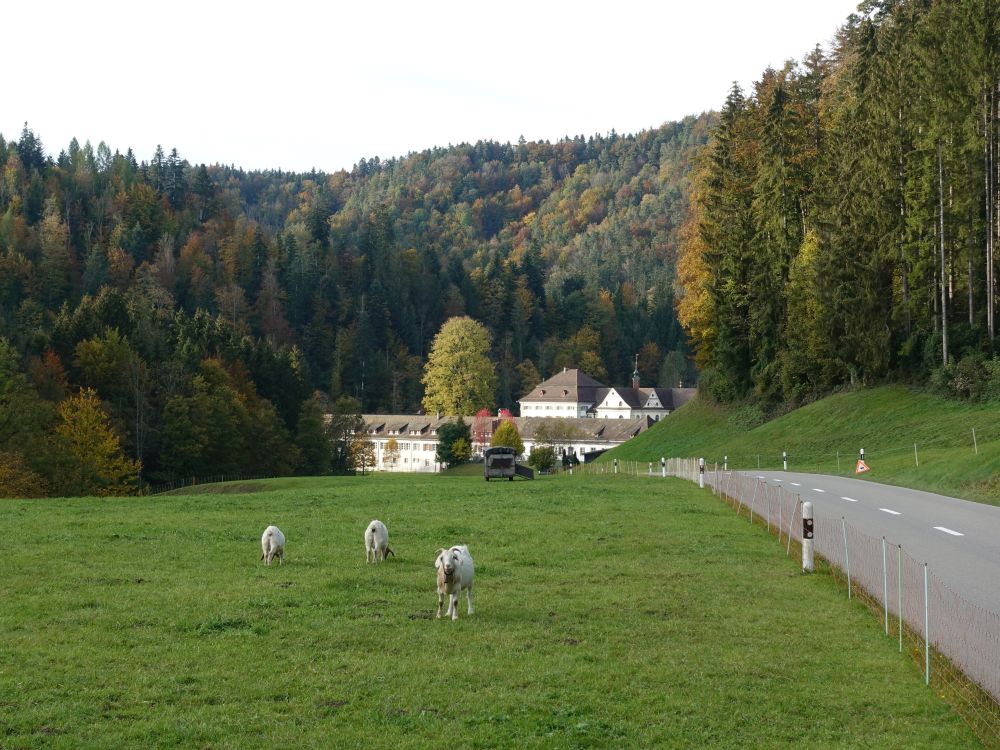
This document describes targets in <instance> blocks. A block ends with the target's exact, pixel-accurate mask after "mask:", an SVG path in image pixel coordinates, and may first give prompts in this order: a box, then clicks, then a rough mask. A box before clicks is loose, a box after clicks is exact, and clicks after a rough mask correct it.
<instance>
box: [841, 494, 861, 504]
mask: <svg viewBox="0 0 1000 750" xmlns="http://www.w3.org/2000/svg"><path fill="white" fill-rule="evenodd" d="M840 499H841V500H846V501H847V502H849V503H856V502H857V500H855V499H854V498H853V497H844V496H843V495H841V496H840Z"/></svg>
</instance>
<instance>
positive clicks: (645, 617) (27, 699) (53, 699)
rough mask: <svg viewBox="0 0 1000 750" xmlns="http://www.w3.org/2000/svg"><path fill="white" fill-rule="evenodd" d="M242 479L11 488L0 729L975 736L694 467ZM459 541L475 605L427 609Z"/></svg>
mask: <svg viewBox="0 0 1000 750" xmlns="http://www.w3.org/2000/svg"><path fill="white" fill-rule="evenodd" d="M205 489H219V488H205ZM238 489H239V490H240V491H239V492H232V493H229V492H206V493H204V494H198V495H174V496H158V497H149V498H131V499H104V500H98V499H93V498H83V499H72V500H37V501H7V502H5V504H4V511H5V513H4V517H5V518H6V519H7V523H8V526H9V527H10V528H12V529H13V530H14V534H15V535H16V537H17V544H16V546H14V547H10V546H8V547H7V548H6V549H5V552H6V554H5V555H4V558H5V567H6V571H5V574H4V576H3V583H2V597H3V598H2V601H3V603H4V606H3V608H2V609H0V747H2V748H5V750H9V749H12V748H35V747H46V748H50V747H51V748H91V747H98V748H122V747H128V748H148V747H178V748H305V747H317V748H328V747H330V748H340V747H343V748H356V747H362V746H364V747H368V748H380V747H385V748H433V747H440V746H442V745H447V746H449V747H455V748H509V747H515V748H578V747H597V748H622V747H634V748H680V747H690V748H706V747H709V748H758V747H759V748H784V747H809V748H832V747H836V748H859V747H873V748H874V747H878V748H968V747H975V746H977V743H976V740H975V738H974V737H973V736H972V735H971V733H970V732H969V731H968V730H967V728H966V726H965V725H964V724H963V723H962V721H961V720H960V719H959V718H958V716H957V715H955V714H954V713H952V712H951V711H950V710H949V708H948V707H947V706H946V705H945V704H944V703H942V702H941V701H940V700H939V698H938V697H937V696H936V695H935V694H934V693H933V691H931V690H928V689H927V688H925V687H924V685H923V682H922V679H921V676H920V674H919V671H918V670H917V669H916V668H915V667H914V666H913V664H912V663H911V661H910V660H909V658H908V656H906V655H901V654H899V653H898V652H897V651H896V647H895V642H894V641H891V640H888V639H886V638H885V637H884V636H883V634H882V631H881V629H880V627H879V625H878V622H877V621H876V620H875V619H874V618H872V617H871V616H870V614H869V613H868V611H867V610H866V609H865V608H864V607H863V606H861V605H858V604H856V603H850V602H848V601H847V600H846V598H845V596H844V594H843V592H842V591H839V590H838V589H837V588H836V587H835V585H834V583H833V582H832V580H831V578H830V577H828V576H825V575H814V576H804V575H802V574H801V573H800V572H799V568H798V564H797V562H796V561H794V560H791V559H788V558H786V557H785V556H784V551H783V549H782V547H781V546H780V545H778V544H777V542H776V541H775V540H774V538H773V537H771V536H769V535H767V534H766V533H765V532H763V531H761V530H760V529H758V528H756V527H751V526H750V525H748V524H747V523H746V520H745V519H744V520H741V519H738V518H737V517H736V516H735V515H734V514H733V512H732V510H731V509H730V508H729V507H727V506H726V505H724V504H723V503H722V502H721V501H719V500H717V499H716V498H714V497H713V496H712V495H711V494H709V493H708V492H700V491H698V490H697V489H696V488H695V487H693V486H692V485H690V484H688V483H683V482H680V481H677V480H649V479H644V478H626V477H618V478H610V477H608V478H605V477H581V476H575V477H569V476H559V477H545V478H542V479H540V480H536V481H534V482H513V483H512V482H491V483H486V482H483V481H482V479H478V478H466V477H443V476H418V475H395V476H375V477H365V478H362V477H345V478H337V479H312V480H281V481H277V482H254V483H245V484H243V485H241V486H239V487H238ZM374 517H378V518H381V519H382V520H383V521H385V522H386V523H387V524H388V526H389V529H390V534H391V539H390V542H391V545H392V546H393V547H394V548H395V551H396V557H395V558H394V559H393V558H390V560H389V561H387V562H386V563H384V564H381V565H378V566H375V565H366V564H365V562H364V551H363V545H362V534H363V531H364V528H365V525H366V524H367V522H368V521H369V520H370V519H372V518H374ZM269 523H276V524H277V525H279V526H280V527H281V528H282V530H283V531H284V532H285V534H286V536H287V538H288V543H287V563H286V564H285V565H283V566H280V567H279V566H277V565H272V566H271V567H269V568H268V567H265V566H264V565H263V564H262V563H260V562H259V561H258V557H259V555H260V546H259V539H260V534H261V531H262V530H263V528H264V527H265V526H266V525H267V524H269ZM459 542H465V543H468V545H469V547H470V550H471V552H472V554H473V556H474V558H475V561H476V598H475V605H476V612H475V614H473V615H472V616H471V617H469V616H466V615H465V608H464V599H463V602H462V606H461V609H460V619H459V620H458V621H457V622H451V621H447V620H443V619H442V620H435V619H434V618H433V613H434V609H435V606H436V594H435V591H434V585H435V576H434V569H433V559H434V554H435V550H436V549H437V548H438V547H440V546H448V545H451V544H453V543H459ZM7 543H9V541H8V542H7Z"/></svg>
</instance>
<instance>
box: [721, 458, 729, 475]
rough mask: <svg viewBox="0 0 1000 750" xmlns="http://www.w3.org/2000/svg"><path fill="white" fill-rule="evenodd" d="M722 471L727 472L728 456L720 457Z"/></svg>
mask: <svg viewBox="0 0 1000 750" xmlns="http://www.w3.org/2000/svg"><path fill="white" fill-rule="evenodd" d="M722 470H723V471H729V456H723V457H722Z"/></svg>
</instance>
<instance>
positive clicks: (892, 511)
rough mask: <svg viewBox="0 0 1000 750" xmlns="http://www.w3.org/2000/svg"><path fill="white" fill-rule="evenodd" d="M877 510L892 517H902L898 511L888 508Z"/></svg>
mask: <svg viewBox="0 0 1000 750" xmlns="http://www.w3.org/2000/svg"><path fill="white" fill-rule="evenodd" d="M879 510H880V511H882V512H883V513H891V514H892V515H894V516H901V515H903V514H902V513H900V512H899V511H898V510H889V509H888V508H879Z"/></svg>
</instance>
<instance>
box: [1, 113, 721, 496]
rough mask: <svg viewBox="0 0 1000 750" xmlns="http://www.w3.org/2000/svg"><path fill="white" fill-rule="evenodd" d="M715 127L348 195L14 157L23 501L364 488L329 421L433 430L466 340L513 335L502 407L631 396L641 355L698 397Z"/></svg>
mask: <svg viewBox="0 0 1000 750" xmlns="http://www.w3.org/2000/svg"><path fill="white" fill-rule="evenodd" d="M711 122H712V118H711V116H708V115H705V116H701V117H691V118H689V119H687V120H685V121H683V122H679V123H670V124H666V125H664V126H662V127H660V128H658V129H655V130H650V131H645V132H642V133H639V134H638V135H628V136H619V135H617V134H615V133H614V132H612V133H611V134H609V135H607V136H595V137H590V138H584V137H580V136H578V137H573V138H566V139H563V140H561V141H559V142H557V143H554V144H552V143H547V142H542V143H535V142H525V141H524V140H523V139H522V140H521V142H519V143H517V144H516V145H512V144H501V143H494V142H479V143H476V144H475V145H465V144H463V145H459V146H449V147H447V148H434V149H431V150H427V151H423V152H420V153H413V154H410V155H408V156H406V157H404V158H395V159H389V160H387V161H382V160H380V159H379V158H377V157H376V158H372V159H370V160H369V159H362V160H361V161H359V162H358V163H357V164H356V165H355V166H354V168H353V169H352V170H351V171H350V172H346V171H341V172H337V173H335V174H322V173H317V172H313V173H309V174H289V173H282V172H245V171H243V170H241V169H238V168H235V167H231V166H221V165H214V166H209V165H204V164H198V165H192V164H189V163H188V162H187V161H186V160H185V159H184V158H183V157H182V156H181V155H180V154H179V153H178V152H177V150H176V149H174V150H171V151H170V152H169V153H166V152H164V150H163V149H161V148H157V150H156V152H155V153H154V154H152V155H151V157H150V158H149V159H148V161H147V160H145V159H143V160H140V159H138V158H137V157H136V156H135V155H134V154H133V153H132V151H131V150H127V151H126V152H125V153H121V152H119V151H117V150H116V151H114V152H112V151H111V149H110V148H109V147H108V146H107V145H106V144H104V143H100V144H98V145H97V147H96V148H94V147H93V146H92V145H91V144H90V143H85V144H83V145H80V144H79V143H78V142H77V141H75V140H74V141H72V142H71V143H69V144H68V145H67V146H66V147H65V148H63V149H61V150H59V151H58V152H57V153H55V154H52V153H51V152H50V150H49V149H47V148H46V147H45V146H44V145H43V141H42V134H36V133H35V132H33V131H32V129H31V128H30V127H29V125H28V124H25V127H24V129H23V130H22V132H21V133H20V135H19V136H18V137H17V138H11V139H10V140H6V139H4V138H3V137H2V136H0V165H2V168H3V175H2V180H0V485H4V484H5V483H6V487H7V488H8V490H7V491H8V492H12V493H15V494H20V495H31V494H43V493H54V494H79V493H88V494H105V493H107V494H110V493H116V492H120V491H123V489H124V485H125V484H127V482H124V481H123V480H122V478H123V477H128V476H133V475H134V473H135V470H136V469H135V467H136V466H137V464H135V462H140V464H139V465H141V477H142V480H143V481H147V482H161V481H169V480H172V479H175V478H179V477H192V476H195V477H198V476H202V477H204V476H208V475H216V474H235V473H240V472H253V473H272V474H287V473H294V472H300V473H310V474H311V473H325V472H329V471H331V470H334V471H336V470H343V469H345V468H346V463H347V459H346V458H345V456H344V455H343V454H344V453H345V452H344V451H338V450H337V449H336V448H335V449H334V450H333V452H332V456H331V451H330V450H329V442H328V441H329V439H330V429H329V428H328V427H327V428H324V423H323V414H326V413H329V412H331V411H332V412H334V413H337V414H348V413H357V412H360V411H364V412H415V411H416V410H418V409H419V408H420V402H421V398H422V396H423V393H422V385H421V382H420V381H421V377H422V375H423V368H424V364H425V362H426V358H427V355H428V352H429V349H430V344H431V342H432V340H433V338H434V336H435V334H436V333H437V332H438V330H439V329H440V327H441V325H442V324H443V323H444V321H445V320H447V319H448V318H450V317H453V316H456V315H469V316H471V317H473V318H475V319H476V320H478V321H480V322H481V323H483V324H484V325H485V326H486V327H487V329H488V330H489V332H490V334H491V337H492V350H491V352H490V356H491V359H492V361H493V363H494V364H495V367H496V373H497V384H498V385H497V390H496V394H495V399H496V406H497V407H508V408H510V407H516V403H515V401H516V399H517V398H518V397H519V396H520V395H521V394H522V393H523V392H524V391H525V390H526V389H530V388H531V387H533V386H534V385H535V384H536V383H537V382H538V381H539V380H540V379H541V378H543V377H546V376H548V375H550V374H552V373H554V372H555V371H557V370H558V369H560V368H562V367H565V366H572V367H582V368H584V369H585V370H586V371H587V372H589V373H590V374H592V375H594V376H595V377H599V378H603V379H607V380H609V381H613V382H618V383H623V382H626V381H627V379H628V377H629V375H630V373H631V371H632V369H633V366H634V365H633V357H634V355H636V354H638V355H639V366H640V371H641V373H642V376H643V379H644V381H645V382H646V383H647V384H653V383H656V382H660V381H662V382H664V383H667V384H670V385H676V382H677V381H679V380H688V381H689V382H690V380H691V378H692V377H693V376H694V373H693V370H692V368H691V365H690V362H689V356H688V350H687V349H686V344H685V336H684V334H683V331H682V329H681V328H680V326H679V324H678V322H677V318H676V314H675V311H674V295H673V289H674V287H673V284H674V278H675V261H676V254H677V232H678V228H679V226H680V225H681V224H682V223H683V220H684V212H685V211H686V208H687V199H686V194H687V190H688V185H687V179H688V175H689V172H690V163H691V160H692V159H693V157H694V154H695V153H696V151H697V148H698V147H699V146H700V145H702V144H704V142H705V141H706V140H707V137H708V130H709V128H710V125H711ZM337 422H338V420H337V419H335V420H334V423H335V424H336V423H337ZM116 441H117V442H116ZM95 445H101V446H103V448H102V450H100V451H98V450H95V449H94V446H95ZM130 462H132V463H130ZM12 487H13V488H14V489H9V488H12Z"/></svg>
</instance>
